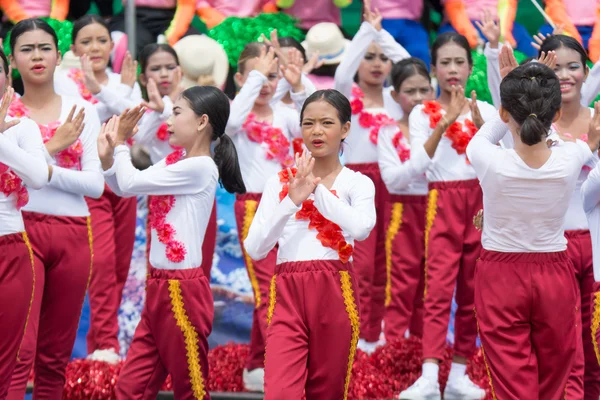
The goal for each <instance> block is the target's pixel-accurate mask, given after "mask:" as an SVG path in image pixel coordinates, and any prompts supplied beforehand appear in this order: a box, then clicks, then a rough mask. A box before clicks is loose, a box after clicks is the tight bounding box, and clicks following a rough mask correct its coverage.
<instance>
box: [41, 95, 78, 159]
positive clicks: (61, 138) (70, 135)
mask: <svg viewBox="0 0 600 400" xmlns="http://www.w3.org/2000/svg"><path fill="white" fill-rule="evenodd" d="M76 109H77V106H73V108H71V111H70V112H69V115H68V116H67V120H66V121H65V122H64V124H62V125H61V126H59V127H58V129H57V130H56V133H55V134H54V136H52V138H51V139H50V140H49V141H48V142H46V149H47V150H48V153H50V155H51V156H53V157H54V155H55V154H56V153H58V152H59V151H63V150H64V149H66V148H67V147H69V146H71V145H72V144H73V143H75V141H76V140H77V139H79V136H80V135H81V132H83V128H85V123H84V122H83V121H84V119H85V109H84V108H83V107H82V108H81V109H80V110H79V112H78V113H77V115H76V116H75V117H74V118H73V116H74V115H75V110H76Z"/></svg>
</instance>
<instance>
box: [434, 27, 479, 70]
mask: <svg viewBox="0 0 600 400" xmlns="http://www.w3.org/2000/svg"><path fill="white" fill-rule="evenodd" d="M450 42H454V43H456V44H457V45H458V46H460V47H462V48H463V49H464V50H465V52H466V53H467V61H468V62H469V65H470V66H473V56H472V54H471V46H469V41H468V40H467V38H466V37H464V36H463V35H461V34H458V33H456V32H444V33H442V34H441V35H439V36H438V37H437V38H436V39H435V41H434V42H433V46H431V63H432V64H433V65H435V64H436V63H437V53H438V50H439V49H440V48H441V47H442V46H444V45H445V44H447V43H450Z"/></svg>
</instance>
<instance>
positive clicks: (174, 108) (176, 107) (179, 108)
mask: <svg viewBox="0 0 600 400" xmlns="http://www.w3.org/2000/svg"><path fill="white" fill-rule="evenodd" d="M175 110H181V107H179V106H175V107H173V111H175Z"/></svg>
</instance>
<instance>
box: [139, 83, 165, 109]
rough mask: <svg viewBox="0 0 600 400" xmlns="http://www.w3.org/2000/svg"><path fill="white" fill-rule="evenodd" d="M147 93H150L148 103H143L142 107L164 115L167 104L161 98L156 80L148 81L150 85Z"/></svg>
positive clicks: (147, 87)
mask: <svg viewBox="0 0 600 400" xmlns="http://www.w3.org/2000/svg"><path fill="white" fill-rule="evenodd" d="M146 92H147V93H148V101H142V105H143V106H144V107H146V108H148V109H150V110H153V111H156V112H157V113H160V114H162V113H163V111H164V110H165V103H164V101H163V99H162V97H161V96H160V92H159V91H158V86H157V85H156V82H155V81H154V79H152V78H150V79H148V84H147V85H146Z"/></svg>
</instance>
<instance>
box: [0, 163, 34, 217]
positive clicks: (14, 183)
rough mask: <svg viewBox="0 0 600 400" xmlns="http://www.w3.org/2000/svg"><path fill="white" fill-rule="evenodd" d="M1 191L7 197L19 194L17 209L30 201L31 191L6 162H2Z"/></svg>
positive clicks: (0, 166)
mask: <svg viewBox="0 0 600 400" xmlns="http://www.w3.org/2000/svg"><path fill="white" fill-rule="evenodd" d="M0 192H2V193H4V195H5V196H6V197H8V196H10V195H11V194H13V193H14V194H16V196H17V204H16V207H17V210H20V209H21V208H23V207H24V206H25V205H26V204H27V203H28V202H29V192H27V188H26V187H25V186H24V185H23V181H22V180H21V178H20V177H19V176H18V175H17V174H15V173H14V172H13V171H11V170H10V169H9V168H8V166H7V165H6V164H2V163H0Z"/></svg>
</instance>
